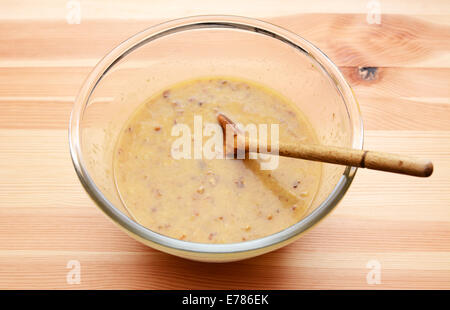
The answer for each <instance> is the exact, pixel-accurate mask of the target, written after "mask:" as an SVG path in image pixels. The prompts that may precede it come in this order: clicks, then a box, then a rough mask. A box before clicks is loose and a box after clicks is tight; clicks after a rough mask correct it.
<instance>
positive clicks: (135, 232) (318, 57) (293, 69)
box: [69, 16, 363, 262]
mask: <svg viewBox="0 0 450 310" xmlns="http://www.w3.org/2000/svg"><path fill="white" fill-rule="evenodd" d="M214 75H221V76H236V77H241V78H244V79H247V80H253V81H255V82H259V83H261V84H265V85H268V86H269V87H271V88H272V89H275V90H277V91H278V92H280V93H281V94H283V95H284V96H285V97H287V98H289V99H290V100H291V101H292V102H293V103H295V104H296V105H298V106H299V108H300V109H301V110H302V111H303V113H304V114H305V115H306V116H307V117H308V118H309V120H310V122H311V123H312V125H313V127H314V128H315V130H316V133H317V135H318V139H319V141H320V143H321V144H325V145H335V146H342V147H352V148H355V149H362V145H363V126H362V120H361V115H360V111H359V107H358V104H357V102H356V100H355V98H354V94H353V92H352V90H351V88H350V87H349V85H348V83H347V82H346V81H345V79H344V77H343V75H342V74H341V72H340V71H339V69H338V68H337V67H336V66H335V65H334V64H333V63H332V62H331V60H329V59H328V58H327V57H326V56H325V55H324V54H323V53H322V52H321V51H320V50H319V49H318V48H317V47H315V46H314V45H312V44H311V43H310V42H308V41H306V40H305V39H303V38H301V37H300V36H298V35H296V34H294V33H292V32H289V31H288V30H285V29H283V28H281V27H278V26H275V25H273V24H270V23H267V22H263V21H259V20H255V19H250V18H244V17H237V16H195V17H188V18H183V19H177V20H173V21H170V22H166V23H163V24H159V25H156V26H154V27H150V28H148V29H146V30H144V31H142V32H140V33H138V34H136V35H134V36H133V37H131V38H130V39H128V40H126V41H125V42H123V43H121V44H120V45H119V46H117V47H116V48H114V49H113V50H112V51H111V52H110V53H109V54H108V55H106V56H105V57H104V58H103V59H102V60H101V61H100V62H99V63H98V64H97V66H96V67H95V68H94V69H93V71H92V72H91V73H90V74H89V76H88V77H87V79H86V81H85V82H84V84H83V86H82V88H81V90H80V92H79V94H78V96H77V98H76V101H75V105H74V107H73V111H72V114H71V119H70V126H69V142H70V153H71V156H72V161H73V164H74V167H75V170H76V172H77V174H78V177H79V179H80V181H81V183H82V184H83V186H84V188H85V189H86V191H87V192H88V193H89V195H90V196H91V198H92V199H93V200H94V201H95V202H96V204H97V205H98V206H99V207H100V209H101V210H102V211H103V212H104V213H105V214H106V215H107V216H108V217H109V218H111V219H112V220H113V221H114V222H115V223H116V224H117V225H118V226H119V227H121V228H122V229H123V230H124V231H125V232H127V233H128V234H129V235H130V236H132V237H133V238H135V239H136V240H139V241H140V242H142V243H144V244H146V245H148V246H150V247H153V248H155V249H158V250H161V251H164V252H167V253H170V254H173V255H177V256H180V257H184V258H187V259H192V260H198V261H208V262H227V261H235V260H241V259H245V258H249V257H253V256H256V255H260V254H263V253H266V252H269V251H273V250H275V249H278V248H280V247H282V246H284V245H286V244H288V243H290V242H292V241H294V240H295V239H297V238H298V237H300V236H301V234H302V233H304V232H305V231H306V230H308V229H309V228H311V227H312V226H314V225H315V224H317V223H318V222H319V221H320V220H321V219H323V218H324V217H325V216H326V215H327V214H329V213H330V211H331V210H332V209H333V208H334V207H336V205H337V204H338V202H339V201H340V200H341V198H342V197H343V196H344V194H345V193H346V191H347V189H348V187H349V186H350V184H351V182H352V180H353V177H354V176H355V173H356V168H352V167H343V166H337V165H332V164H323V168H322V180H321V185H320V188H319V190H318V193H317V195H316V197H315V199H314V201H313V203H312V205H311V207H310V208H309V210H308V212H307V213H306V215H305V216H304V218H303V219H302V220H300V221H299V222H297V223H296V224H294V225H292V226H290V227H288V228H286V229H284V230H282V231H280V232H278V233H275V234H272V235H269V236H266V237H263V238H259V239H256V240H250V241H245V242H238V243H229V244H206V243H195V242H187V241H182V240H178V239H173V238H170V237H167V236H164V235H161V234H159V233H156V232H154V231H152V230H150V229H147V228H146V227H143V226H141V225H140V224H138V223H137V222H135V221H134V220H133V219H132V218H131V217H130V216H129V214H128V213H127V211H126V209H125V207H124V206H123V204H122V201H121V199H120V197H119V194H118V192H117V190H116V187H115V182H114V177H113V171H112V161H113V150H114V146H115V142H116V140H117V137H118V134H119V132H120V131H121V129H122V127H123V125H124V123H125V122H126V121H127V119H128V118H129V117H130V115H131V113H132V112H133V111H134V110H135V109H136V108H137V106H138V105H140V104H141V103H142V102H144V101H145V100H146V99H148V98H149V97H151V96H152V95H153V94H155V93H156V92H158V91H160V90H162V89H163V88H164V87H166V86H169V85H173V84H175V83H177V82H179V81H182V80H187V79H192V78H196V77H202V76H214ZM243 207H245V206H243Z"/></svg>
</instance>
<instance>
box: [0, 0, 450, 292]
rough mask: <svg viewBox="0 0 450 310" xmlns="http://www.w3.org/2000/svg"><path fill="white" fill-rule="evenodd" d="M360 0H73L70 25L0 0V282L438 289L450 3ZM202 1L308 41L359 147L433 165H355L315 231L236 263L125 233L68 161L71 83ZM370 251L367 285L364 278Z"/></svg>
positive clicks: (446, 211)
mask: <svg viewBox="0 0 450 310" xmlns="http://www.w3.org/2000/svg"><path fill="white" fill-rule="evenodd" d="M67 2H70V1H67ZM369 2H370V1H357V0H349V1H327V0H320V1H310V0H301V1H257V3H258V4H257V5H256V4H255V3H256V1H254V2H251V1H242V0H232V1H231V0H230V1H217V2H214V1H209V0H202V1H198V3H197V4H192V3H191V2H190V4H189V5H187V4H185V3H186V2H183V1H181V0H180V1H170V4H168V3H169V2H167V1H142V2H139V1H117V3H115V2H114V3H113V1H109V0H101V1H92V2H89V3H88V2H87V1H81V13H82V14H81V23H80V24H68V22H67V21H66V16H67V14H68V12H69V10H70V6H69V9H68V8H67V7H66V6H65V5H66V3H64V1H57V0H45V1H40V2H39V4H38V3H37V2H33V1H23V0H3V1H2V2H1V4H0V34H1V35H0V288H7V289H12V288H16V289H18V288H26V289H28V288H60V289H72V288H76V289H78V288H96V289H105V288H115V289H119V288H120V289H175V288H176V289H185V288H198V289H210V288H214V289H237V288H240V289H244V288H246V289H257V288H258V289H306V288H313V289H319V288H320V289H325V288H328V289H337V288H363V289H366V288H383V289H387V288H424V289H429V288H446V289H450V88H449V86H450V2H449V1H447V0H441V1H440V0H422V1H406V0H396V1H384V0H383V1H381V2H382V3H381V11H382V15H381V24H369V23H368V22H367V12H368V9H367V5H368V3H369ZM225 3H226V4H225ZM206 13H210V14H217V13H222V14H236V15H246V16H250V17H258V18H261V19H263V20H267V21H270V22H274V23H276V24H279V25H281V26H283V27H286V28H288V29H290V30H291V31H294V32H296V33H298V34H300V35H301V36H303V37H305V38H306V39H308V40H310V41H311V42H313V43H314V44H316V45H317V46H318V47H319V48H320V49H322V50H323V51H324V52H325V53H326V54H327V55H328V56H329V57H330V58H331V59H332V60H333V61H334V62H335V63H336V64H337V65H338V66H340V68H341V69H342V71H343V72H344V74H345V76H346V77H347V78H348V81H349V82H350V84H351V85H352V86H353V88H354V90H355V93H356V96H357V98H358V100H359V102H360V104H361V109H362V114H363V117H364V121H365V129H366V135H365V147H366V148H368V149H369V148H372V149H380V150H384V151H390V152H398V153H403V154H415V155H418V156H422V157H426V158H430V159H431V160H433V162H434V164H435V172H434V174H433V176H432V177H431V178H429V179H419V178H410V177H405V176H398V175H387V174H383V173H378V172H372V171H365V170H359V171H358V173H357V176H356V178H355V180H354V183H353V185H352V187H351V188H350V190H349V192H348V194H347V195H346V197H345V198H344V199H343V201H342V203H341V204H340V205H339V207H338V208H337V209H336V211H335V212H333V214H332V215H331V216H329V217H328V218H326V219H325V220H324V221H323V222H321V223H320V224H319V225H318V226H317V227H316V228H315V229H313V230H312V231H310V232H309V233H308V234H307V235H305V236H304V237H303V238H301V239H300V240H298V241H297V242H295V243H294V244H292V245H289V246H287V247H285V248H283V249H281V250H278V251H276V252H274V253H270V254H267V255H264V256H261V257H257V258H254V259H250V260H246V261H241V262H236V263H230V264H204V263H197V262H191V261H187V260H183V259H180V258H176V257H173V256H169V255H167V254H164V253H161V252H158V251H156V250H152V249H150V248H147V247H145V246H143V245H141V244H140V243H138V242H136V241H134V240H133V239H131V238H130V237H128V236H127V235H125V234H124V233H123V232H122V231H120V230H119V229H118V228H117V227H116V226H115V225H114V224H112V222H111V221H110V220H109V219H107V218H106V217H105V216H104V215H103V214H102V213H101V212H100V211H99V210H98V209H97V208H96V207H95V205H94V203H93V202H92V201H91V200H90V199H89V197H88V196H87V194H86V193H85V192H84V190H83V188H82V187H81V185H80V183H79V181H78V179H77V177H76V175H75V172H74V170H73V167H72V163H71V160H70V156H69V147H68V140H67V125H68V119H69V113H70V111H71V107H72V104H73V101H74V97H75V96H76V94H77V91H78V89H79V87H80V86H81V84H82V82H83V79H84V78H85V77H86V75H87V74H88V72H89V71H90V70H91V68H92V67H93V66H94V65H95V64H96V62H97V61H98V60H99V59H100V58H101V57H102V56H103V55H104V54H106V53H107V52H108V51H109V50H110V49H112V48H113V47H114V46H115V45H117V44H118V43H119V42H121V41H123V40H125V39H126V38H128V37H129V36H131V35H133V34H134V33H136V32H138V31H140V30H142V29H144V28H146V27H149V26H151V25H153V24H155V23H157V22H161V21H163V20H166V19H172V18H175V17H182V16H187V15H196V14H206ZM361 67H373V68H370V69H369V72H368V70H367V69H361ZM371 73H373V74H371ZM70 260H77V261H79V262H80V264H81V283H80V284H68V283H67V281H66V277H67V273H68V272H69V271H70V269H68V268H67V264H68V262H69V261H70ZM374 260H375V261H376V262H378V263H379V264H380V265H379V267H380V269H379V271H380V273H379V274H380V275H381V278H380V280H381V283H380V284H368V281H367V274H368V272H369V271H370V270H371V268H372V269H373V268H375V269H376V268H377V267H374V266H376V264H375V265H370V264H371V263H369V262H370V261H374ZM368 264H369V265H368ZM367 266H369V268H368V267H367ZM370 266H372V267H370ZM369 282H370V281H369Z"/></svg>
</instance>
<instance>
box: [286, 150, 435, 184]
mask: <svg viewBox="0 0 450 310" xmlns="http://www.w3.org/2000/svg"><path fill="white" fill-rule="evenodd" d="M279 155H280V156H286V157H294V158H302V159H307V160H314V161H321V162H326V163H332V164H339V165H347V166H353V167H360V168H368V169H374V170H382V171H388V172H394V173H400V174H407V175H412V176H418V177H428V176H430V175H431V174H432V173H433V164H432V163H431V162H430V161H428V160H422V159H417V158H413V157H409V156H403V155H397V154H390V153H384V152H376V151H365V150H355V149H346V148H340V147H334V146H323V145H311V144H309V145H308V144H295V145H294V144H282V145H280V146H279Z"/></svg>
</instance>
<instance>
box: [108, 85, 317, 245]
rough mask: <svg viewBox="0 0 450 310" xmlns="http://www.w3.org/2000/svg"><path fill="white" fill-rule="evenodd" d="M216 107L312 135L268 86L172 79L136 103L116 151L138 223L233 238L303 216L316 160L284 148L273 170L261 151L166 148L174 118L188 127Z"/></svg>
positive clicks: (200, 238)
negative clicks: (223, 153) (185, 155)
mask: <svg viewBox="0 0 450 310" xmlns="http://www.w3.org/2000/svg"><path fill="white" fill-rule="evenodd" d="M218 111H220V112H222V113H224V114H226V115H227V116H229V117H231V118H232V119H233V120H234V121H236V122H240V123H242V124H249V123H254V124H279V133H280V141H286V142H302V141H303V142H305V143H317V139H316V135H315V133H314V130H313V128H312V127H311V125H310V123H309V122H308V121H307V119H306V118H305V116H304V115H303V114H302V113H301V112H300V111H299V110H298V108H296V107H295V106H294V105H293V104H292V103H290V102H289V101H288V100H287V99H286V98H283V97H282V96H281V95H280V94H278V93H276V92H275V91H273V90H271V89H269V88H267V87H265V86H262V85H259V84H256V83H254V82H250V81H247V80H242V79H238V78H230V77H210V78H201V79H196V80H191V81H186V82H183V83H180V84H177V85H174V86H172V87H168V88H166V89H164V90H162V91H161V92H160V93H158V94H156V95H155V96H154V97H152V98H151V99H149V100H148V102H146V103H145V104H143V105H141V106H140V107H139V108H138V109H137V110H136V111H135V113H134V114H133V115H132V117H131V118H130V119H129V120H128V122H127V124H126V125H125V126H124V129H123V131H122V133H121V134H120V137H119V139H118V142H117V146H116V150H115V158H114V174H115V179H116V186H117V188H118V191H119V193H120V196H121V198H122V201H123V203H124V204H125V206H126V208H127V210H128V211H129V212H130V214H131V216H132V217H133V218H134V219H135V220H136V221H137V222H139V223H140V224H142V225H144V226H146V227H148V228H149V229H151V230H153V231H155V232H158V233H161V234H164V235H167V236H170V237H173V238H177V239H181V240H186V241H192V242H204V243H232V242H241V241H245V240H251V239H256V238H260V237H263V236H267V235H270V234H273V233H275V232H278V231H280V230H282V229H285V228H287V227H289V226H291V225H293V224H294V223H296V222H298V221H299V220H300V219H301V218H302V216H303V214H304V213H305V211H306V210H307V208H308V207H309V206H310V204H311V202H312V200H313V198H314V195H315V193H316V191H317V189H318V186H319V183H320V177H321V168H322V165H321V164H320V163H317V162H312V161H305V160H299V159H292V158H282V157H280V159H279V165H278V168H277V169H275V170H261V169H260V167H259V165H260V162H259V160H248V159H247V160H238V159H234V160H224V159H211V160H206V159H178V160H176V159H174V158H173V157H172V156H171V145H172V143H173V141H174V140H175V139H177V137H173V136H172V135H171V131H172V127H173V125H174V124H177V123H183V124H187V125H189V126H190V127H191V131H192V132H193V119H194V115H201V116H202V117H203V122H210V123H214V122H217V119H216V115H217V112H218ZM206 139H207V137H205V138H204V140H205V141H206Z"/></svg>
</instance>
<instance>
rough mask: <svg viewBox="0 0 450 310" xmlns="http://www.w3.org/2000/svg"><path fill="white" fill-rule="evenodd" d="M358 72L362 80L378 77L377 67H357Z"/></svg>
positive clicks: (371, 79)
mask: <svg viewBox="0 0 450 310" xmlns="http://www.w3.org/2000/svg"><path fill="white" fill-rule="evenodd" d="M358 74H359V77H360V79H361V80H363V81H373V80H376V79H378V67H359V68H358Z"/></svg>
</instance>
